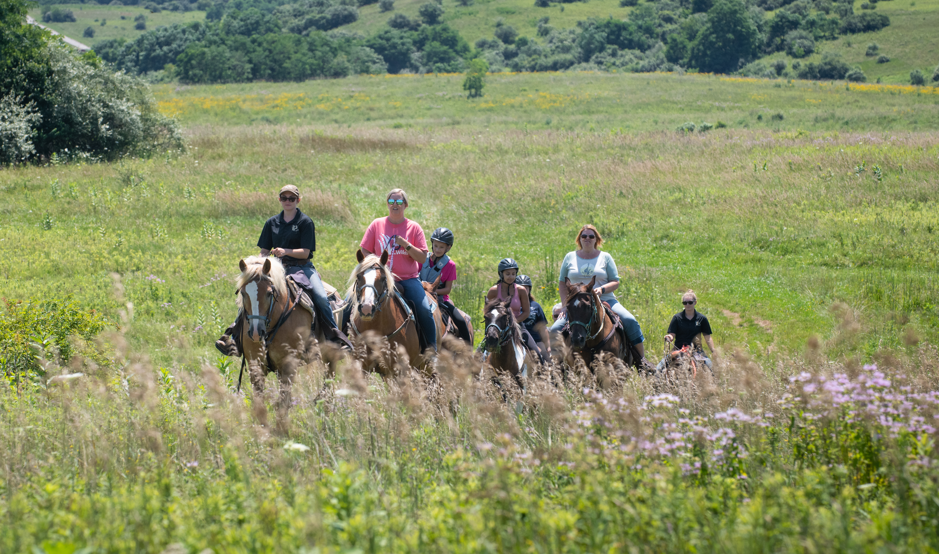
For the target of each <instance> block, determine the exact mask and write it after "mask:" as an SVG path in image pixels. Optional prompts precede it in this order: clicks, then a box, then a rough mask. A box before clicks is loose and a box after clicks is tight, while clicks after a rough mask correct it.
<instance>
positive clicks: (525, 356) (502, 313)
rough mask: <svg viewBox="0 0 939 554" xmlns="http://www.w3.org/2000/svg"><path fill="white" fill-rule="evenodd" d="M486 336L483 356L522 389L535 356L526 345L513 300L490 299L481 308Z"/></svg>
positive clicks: (535, 361)
mask: <svg viewBox="0 0 939 554" xmlns="http://www.w3.org/2000/svg"><path fill="white" fill-rule="evenodd" d="M483 314H484V315H483V321H484V322H485V323H486V337H485V339H483V343H482V345H481V346H482V348H483V356H484V357H485V358H484V359H485V360H486V362H488V363H489V365H491V366H492V368H493V369H495V370H496V371H500V372H506V373H508V374H509V375H511V376H512V377H514V378H515V381H516V383H518V386H519V388H521V389H524V387H525V385H524V382H523V379H525V378H527V377H528V375H529V371H528V370H529V368H534V367H535V365H536V363H537V357H536V356H534V355H533V354H532V352H530V351H529V350H528V349H527V348H525V342H524V341H523V340H522V330H521V328H520V327H519V326H518V322H517V321H515V314H514V313H513V312H512V301H511V300H506V301H504V302H500V301H498V300H496V301H493V302H489V303H488V304H486V307H485V308H484V309H483Z"/></svg>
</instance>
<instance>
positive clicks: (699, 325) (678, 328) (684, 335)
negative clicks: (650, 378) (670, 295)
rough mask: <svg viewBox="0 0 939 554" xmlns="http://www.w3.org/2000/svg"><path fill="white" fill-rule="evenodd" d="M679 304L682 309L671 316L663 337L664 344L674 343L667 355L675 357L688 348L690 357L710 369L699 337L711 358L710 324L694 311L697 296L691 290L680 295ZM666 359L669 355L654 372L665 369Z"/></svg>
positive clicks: (667, 356)
mask: <svg viewBox="0 0 939 554" xmlns="http://www.w3.org/2000/svg"><path fill="white" fill-rule="evenodd" d="M681 303H682V305H683V306H684V309H683V310H682V311H680V312H678V313H677V314H675V315H674V316H672V321H671V322H670V323H669V324H668V334H667V335H665V342H672V341H674V343H675V345H674V346H673V347H672V350H671V351H670V353H669V354H670V355H671V356H675V355H676V354H677V353H678V352H681V350H682V349H683V348H685V347H688V348H689V349H690V350H691V355H692V356H694V357H695V359H697V360H701V361H703V362H704V365H706V366H708V369H710V368H711V365H712V362H711V359H710V358H708V357H707V356H705V355H704V348H703V347H702V346H701V337H703V338H704V342H706V343H707V345H708V348H710V349H711V356H712V357H713V356H714V341H713V340H712V339H711V335H712V332H711V324H710V322H708V318H707V316H705V315H704V314H702V313H701V312H699V311H698V310H696V309H695V306H697V305H698V295H696V294H695V293H694V291H693V290H689V291H688V292H686V293H685V294H683V295H681ZM668 358H669V355H666V357H665V358H662V361H661V362H659V365H657V366H656V367H655V369H656V371H661V370H662V369H664V368H665V363H666V361H667V360H668Z"/></svg>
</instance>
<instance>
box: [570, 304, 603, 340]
mask: <svg viewBox="0 0 939 554" xmlns="http://www.w3.org/2000/svg"><path fill="white" fill-rule="evenodd" d="M590 305H591V306H592V307H593V313H591V314H590V321H588V322H587V323H583V322H582V321H574V320H573V319H568V324H569V325H571V326H574V325H580V326H581V327H583V328H584V332H585V333H587V334H590V329H591V328H592V327H593V324H594V321H599V320H600V311H599V310H598V309H597V302H594V297H593V294H590ZM601 331H603V325H600V328H599V329H597V331H596V332H595V333H594V334H592V335H590V337H589V338H588V339H587V341H592V340H593V339H595V338H597V335H599V334H600V332H601Z"/></svg>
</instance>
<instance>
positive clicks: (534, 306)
mask: <svg viewBox="0 0 939 554" xmlns="http://www.w3.org/2000/svg"><path fill="white" fill-rule="evenodd" d="M530 303H531V313H530V314H528V319H526V320H525V321H524V323H522V325H524V326H525V329H526V330H527V331H528V332H529V333H531V338H533V339H535V342H544V337H542V336H540V335H538V332H537V331H535V325H538V322H539V321H543V322H544V323H545V325H547V324H548V318H546V317H545V315H544V310H543V309H541V304H539V303H537V302H535V301H534V300H531V301H530Z"/></svg>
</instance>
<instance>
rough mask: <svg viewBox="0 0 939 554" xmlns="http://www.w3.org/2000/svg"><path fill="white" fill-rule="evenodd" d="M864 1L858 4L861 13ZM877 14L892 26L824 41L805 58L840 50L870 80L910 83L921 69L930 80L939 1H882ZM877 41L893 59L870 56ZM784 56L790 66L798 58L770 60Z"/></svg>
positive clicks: (938, 61)
mask: <svg viewBox="0 0 939 554" xmlns="http://www.w3.org/2000/svg"><path fill="white" fill-rule="evenodd" d="M861 3H862V2H860V1H858V2H855V4H854V10H855V12H856V13H861V12H862V10H861V8H860V5H861ZM876 5H877V9H876V11H877V13H882V14H884V15H886V16H888V17H890V26H889V27H887V28H885V29H882V30H880V31H878V32H875V33H859V34H856V35H849V36H843V37H841V38H839V39H838V40H834V41H822V42H819V43H818V45H817V49H816V53H815V54H814V55H812V56H809V57H807V58H804V59H802V60H801V62H802V63H806V62H813V61H814V62H818V61H819V60H820V59H821V56H822V54H823V53H824V52H829V51H833V52H838V53H840V54H841V55H842V57H843V58H844V60H845V61H846V62H847V63H848V65H850V66H851V67H854V66H858V67H860V68H861V69H862V70H863V71H864V74H865V75H867V80H868V82H871V83H873V82H876V81H877V79H881V80H882V81H883V82H884V83H898V84H909V82H910V71H912V70H914V69H919V70H921V71H922V72H923V73H924V74H925V75H926V79H927V81H928V80H929V78H930V77H931V76H932V73H933V70H934V69H935V68H936V66H937V65H939V39H937V38H936V37H937V36H939V0H892V1H887V2H879V3H877V4H876ZM872 42H873V43H877V45H878V46H879V47H880V48H879V52H880V53H881V54H885V55H887V56H888V57H889V58H890V61H889V62H887V63H882V64H881V63H877V56H867V55H865V54H866V52H867V46H868V45H869V44H871V43H872ZM774 59H784V60H786V61H787V62H788V63H789V65H791V64H792V62H793V61H795V60H794V58H790V57H789V56H786V55H785V53H782V54H775V55H773V56H770V57H769V58H767V60H774Z"/></svg>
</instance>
